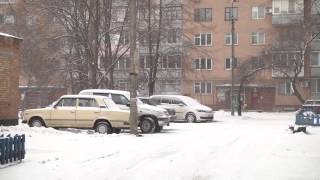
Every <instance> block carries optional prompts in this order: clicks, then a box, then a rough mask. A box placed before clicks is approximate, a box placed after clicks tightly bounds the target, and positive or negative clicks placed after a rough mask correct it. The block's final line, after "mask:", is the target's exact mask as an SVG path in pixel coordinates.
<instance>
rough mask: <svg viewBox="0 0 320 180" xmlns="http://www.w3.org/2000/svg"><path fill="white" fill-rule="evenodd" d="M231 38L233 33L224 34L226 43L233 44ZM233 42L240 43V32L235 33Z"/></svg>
mask: <svg viewBox="0 0 320 180" xmlns="http://www.w3.org/2000/svg"><path fill="white" fill-rule="evenodd" d="M231 39H232V34H231V33H226V34H225V36H224V44H225V45H232V41H231ZM233 42H234V44H235V45H238V33H234V38H233Z"/></svg>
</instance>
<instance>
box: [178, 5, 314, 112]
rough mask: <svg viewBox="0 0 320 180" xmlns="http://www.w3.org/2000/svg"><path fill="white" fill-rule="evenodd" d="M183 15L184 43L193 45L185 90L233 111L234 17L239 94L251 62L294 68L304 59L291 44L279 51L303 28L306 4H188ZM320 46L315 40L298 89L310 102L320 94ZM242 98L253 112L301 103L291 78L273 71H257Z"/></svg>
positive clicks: (187, 49)
mask: <svg viewBox="0 0 320 180" xmlns="http://www.w3.org/2000/svg"><path fill="white" fill-rule="evenodd" d="M183 17H184V22H183V34H184V36H185V37H184V44H187V45H188V46H184V62H185V63H184V78H183V83H182V87H183V89H182V92H183V94H185V95H190V96H193V97H195V98H197V99H198V100H199V101H201V102H202V103H204V104H207V105H210V106H212V107H214V108H216V109H220V108H223V109H230V96H231V65H232V58H231V44H232V43H231V41H232V37H231V19H232V17H234V20H235V37H234V44H235V60H234V68H235V78H234V80H235V91H234V92H235V93H234V94H235V95H237V94H238V93H237V92H238V89H239V83H240V79H239V78H240V77H241V72H239V71H240V70H239V69H240V67H241V65H242V64H244V63H245V62H246V61H247V60H249V59H251V60H253V61H252V62H254V63H253V64H252V65H255V66H259V65H262V64H266V63H269V64H273V63H274V62H275V61H276V62H278V61H279V62H284V63H285V64H286V65H290V62H291V63H292V61H290V60H292V59H295V58H298V55H297V54H298V52H297V50H292V49H290V48H289V46H288V49H285V48H286V47H285V48H284V49H280V50H279V49H276V48H275V47H276V45H277V44H279V39H280V37H281V36H283V35H286V33H287V34H289V33H290V31H295V29H296V28H299V26H302V24H303V17H304V16H303V1H301V0H254V1H252V0H240V1H238V2H233V1H232V0H192V1H184V3H183ZM301 23H302V24H301ZM301 36H303V34H302V35H301ZM318 42H319V41H318V40H315V41H314V43H313V45H312V56H311V62H312V63H311V64H310V66H309V65H306V66H305V67H304V68H303V69H302V72H301V73H299V75H298V83H297V88H298V89H299V92H300V93H301V95H302V96H303V97H304V98H305V99H309V98H311V95H313V96H318V93H319V90H320V88H318V83H319V82H320V81H319V73H318V62H319V50H318V46H317V45H316V44H317V43H318ZM281 43H282V42H281ZM275 49H276V50H275ZM308 61H310V60H306V62H308ZM310 67H311V68H310ZM309 69H311V71H309ZM310 72H311V73H310ZM309 74H310V76H309ZM318 89H319V90H318ZM241 98H242V99H243V103H244V104H246V107H247V109H264V110H272V109H283V108H294V107H297V106H299V105H300V104H301V103H300V101H299V100H298V99H297V98H296V96H294V95H293V92H292V86H291V83H290V82H289V81H288V79H287V78H286V77H285V76H284V75H283V74H281V73H279V71H278V70H276V69H273V68H269V69H264V70H261V71H259V72H258V73H256V74H255V75H254V77H253V78H251V79H250V81H249V82H247V83H246V84H245V88H244V90H243V92H242V94H241ZM235 103H237V102H235Z"/></svg>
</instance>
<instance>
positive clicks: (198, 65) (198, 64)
mask: <svg viewBox="0 0 320 180" xmlns="http://www.w3.org/2000/svg"><path fill="white" fill-rule="evenodd" d="M202 60H204V61H205V63H204V64H205V68H202ZM209 62H210V63H209ZM208 64H210V68H208ZM192 69H194V70H212V69H213V61H212V58H196V59H193V60H192Z"/></svg>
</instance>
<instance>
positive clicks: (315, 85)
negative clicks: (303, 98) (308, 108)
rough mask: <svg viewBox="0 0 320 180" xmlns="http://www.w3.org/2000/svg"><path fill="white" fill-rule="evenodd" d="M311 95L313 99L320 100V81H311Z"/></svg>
mask: <svg viewBox="0 0 320 180" xmlns="http://www.w3.org/2000/svg"><path fill="white" fill-rule="evenodd" d="M311 93H312V96H313V97H317V98H319V96H320V79H312V80H311Z"/></svg>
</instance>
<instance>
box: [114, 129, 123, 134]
mask: <svg viewBox="0 0 320 180" xmlns="http://www.w3.org/2000/svg"><path fill="white" fill-rule="evenodd" d="M113 132H114V133H116V134H119V133H120V132H121V129H120V128H113Z"/></svg>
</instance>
